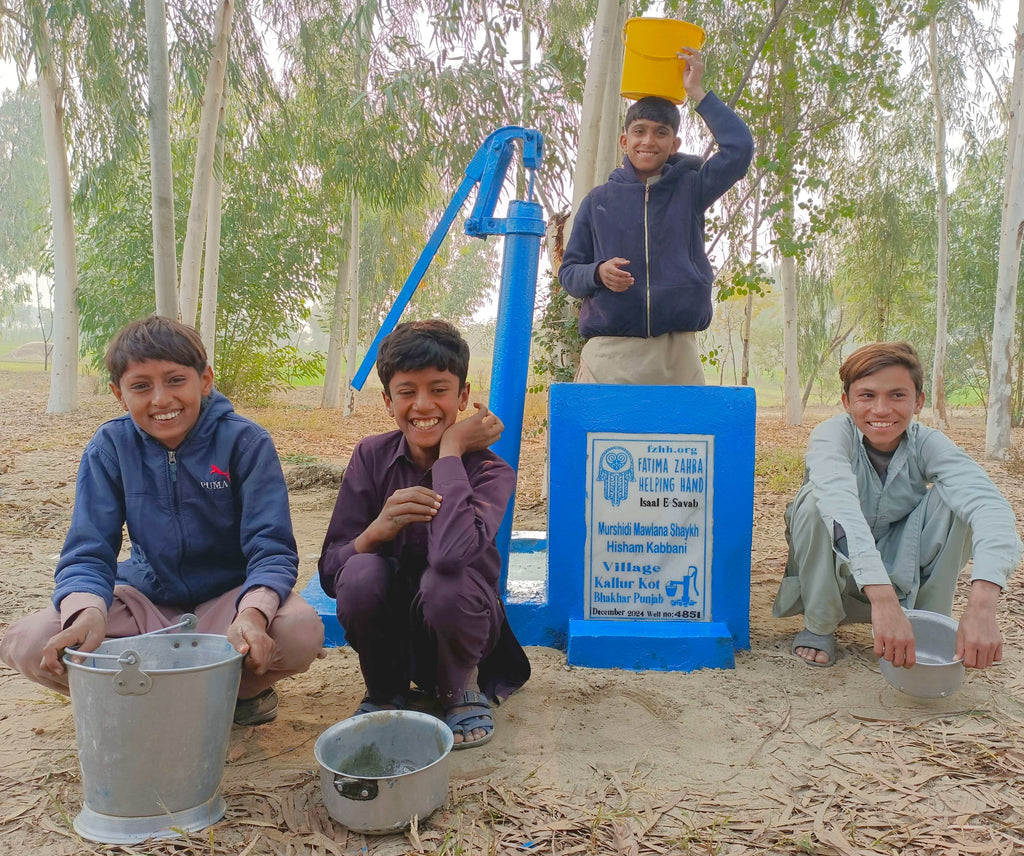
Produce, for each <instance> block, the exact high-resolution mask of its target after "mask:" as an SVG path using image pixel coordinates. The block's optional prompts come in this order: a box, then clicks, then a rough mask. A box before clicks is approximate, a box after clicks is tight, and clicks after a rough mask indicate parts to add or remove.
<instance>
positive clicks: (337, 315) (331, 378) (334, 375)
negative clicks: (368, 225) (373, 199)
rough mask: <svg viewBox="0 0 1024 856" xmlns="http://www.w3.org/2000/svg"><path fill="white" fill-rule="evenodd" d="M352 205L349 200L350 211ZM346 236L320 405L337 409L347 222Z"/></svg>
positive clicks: (346, 284)
mask: <svg viewBox="0 0 1024 856" xmlns="http://www.w3.org/2000/svg"><path fill="white" fill-rule="evenodd" d="M351 210H352V205H351V200H350V202H349V212H350V213H351ZM345 235H346V237H345V238H344V239H342V241H341V244H342V246H341V252H339V253H338V276H337V279H336V280H335V284H334V307H333V309H332V311H331V332H330V337H329V339H328V341H327V367H326V368H325V370H324V388H323V392H322V393H321V395H320V406H321V407H323V408H325V409H331V410H335V409H337V408H338V407H341V358H342V354H343V353H344V351H345V313H344V311H343V307H344V305H345V295H346V294H347V293H348V288H349V283H348V279H347V276H348V272H349V265H348V256H349V255H351V252H352V251H351V249H350V248H347V247H346V244H347V238H348V236H349V224H348V223H347V222H346V223H345ZM346 253H347V254H348V255H346Z"/></svg>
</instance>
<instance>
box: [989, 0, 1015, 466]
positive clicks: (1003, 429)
mask: <svg viewBox="0 0 1024 856" xmlns="http://www.w3.org/2000/svg"><path fill="white" fill-rule="evenodd" d="M1006 126H1007V131H1006V167H1005V183H1004V194H1003V210H1002V225H1001V228H1000V231H999V272H998V279H997V281H996V307H995V319H994V321H993V324H992V368H991V370H990V372H989V378H990V381H991V386H990V387H989V399H988V418H987V421H986V425H985V454H986V455H988V456H989V457H990V458H1005V457H1006V456H1007V455H1008V454H1009V450H1010V442H1011V438H1010V422H1011V419H1010V389H1011V384H1012V372H1013V352H1014V346H1013V333H1014V330H1013V320H1014V318H1015V316H1016V310H1017V277H1018V273H1019V270H1020V253H1021V237H1022V232H1024V0H1020V3H1019V11H1018V13H1017V36H1016V40H1015V42H1014V63H1013V83H1012V87H1011V91H1010V101H1009V109H1008V110H1007V121H1006Z"/></svg>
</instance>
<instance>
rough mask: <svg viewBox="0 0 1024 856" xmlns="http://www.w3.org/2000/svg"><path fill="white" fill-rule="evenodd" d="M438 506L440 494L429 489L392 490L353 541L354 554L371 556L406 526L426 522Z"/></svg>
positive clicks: (431, 517) (404, 488)
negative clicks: (378, 510)
mask: <svg viewBox="0 0 1024 856" xmlns="http://www.w3.org/2000/svg"><path fill="white" fill-rule="evenodd" d="M440 507H441V494H439V493H434V491H432V490H431V489H430V488H429V487H424V486H423V485H416V486H415V487H403V488H402V489H401V490H396V491H395V492H394V493H393V494H391V496H389V497H388V499H387V502H385V503H384V507H383V508H382V509H381V510H380V514H378V515H377V519H376V520H374V521H373V523H371V524H370V525H369V526H367V527H366V529H365V530H364V531H363V533H362V534H361V535H359V536H358V537H357V538H356V540H355V548H356V552H357V553H372V552H374V551H375V550H376V549H377V548H378V547H379V546H380V545H381V544H386V543H387V542H388V541H393V540H394V538H395V536H396V535H397V534H398V533H399V532H401V531H402V530H403V529H404V528H405V527H406V526H408V525H409V524H410V523H429V522H430V521H431V520H433V519H434V516H435V515H436V514H437V509H439V508H440Z"/></svg>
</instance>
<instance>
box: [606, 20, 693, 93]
mask: <svg viewBox="0 0 1024 856" xmlns="http://www.w3.org/2000/svg"><path fill="white" fill-rule="evenodd" d="M622 40H623V42H624V43H625V45H626V51H625V56H624V58H623V62H622V87H621V89H620V91H621V93H622V95H623V97H625V98H632V99H634V100H636V99H638V98H644V97H646V96H648V95H658V96H660V97H662V98H667V99H668V100H669V101H671V102H673V103H674V104H682V103H683V102H684V101H685V100H686V90H685V89H684V88H683V69H684V68H685V67H686V62H685V61H684V60H681V59H680V58H679V57H678V56H676V54H677V53H678V52H679V49H680V48H684V47H685V48H696V49H697V50H700V48H701V46H702V45H703V44H704V31H703V30H702V29H701V28H700V27H698V26H697V25H696V24H690V23H687V22H686V21H677V20H676V19H675V18H630V19H629V20H628V21H626V26H625V27H623V28H622Z"/></svg>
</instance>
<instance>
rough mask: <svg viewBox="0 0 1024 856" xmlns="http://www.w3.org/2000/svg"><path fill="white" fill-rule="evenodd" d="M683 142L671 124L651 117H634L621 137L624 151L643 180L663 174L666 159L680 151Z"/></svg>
mask: <svg viewBox="0 0 1024 856" xmlns="http://www.w3.org/2000/svg"><path fill="white" fill-rule="evenodd" d="M681 142H682V141H681V140H680V139H679V137H677V136H676V132H675V131H673V130H672V128H671V127H670V126H669V125H665V124H663V123H661V122H655V121H653V120H651V119H634V120H633V121H632V122H630V125H629V127H628V128H627V129H626V131H625V132H624V133H623V134H622V136H621V137H619V145H621V146H622V151H624V152H625V153H626V157H628V158H629V162H630V163H631V164H633V169H635V170H636V174H637V176H639V178H640V179H641V180H643V181H646V180H647V179H648V178H650V177H651V176H652V175H660V174H661V168H662V167H663V166H664V165H665V161H667V160H668V159H669V155H672V154H675V153H676V152H677V151H679V145H680V143H681Z"/></svg>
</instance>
